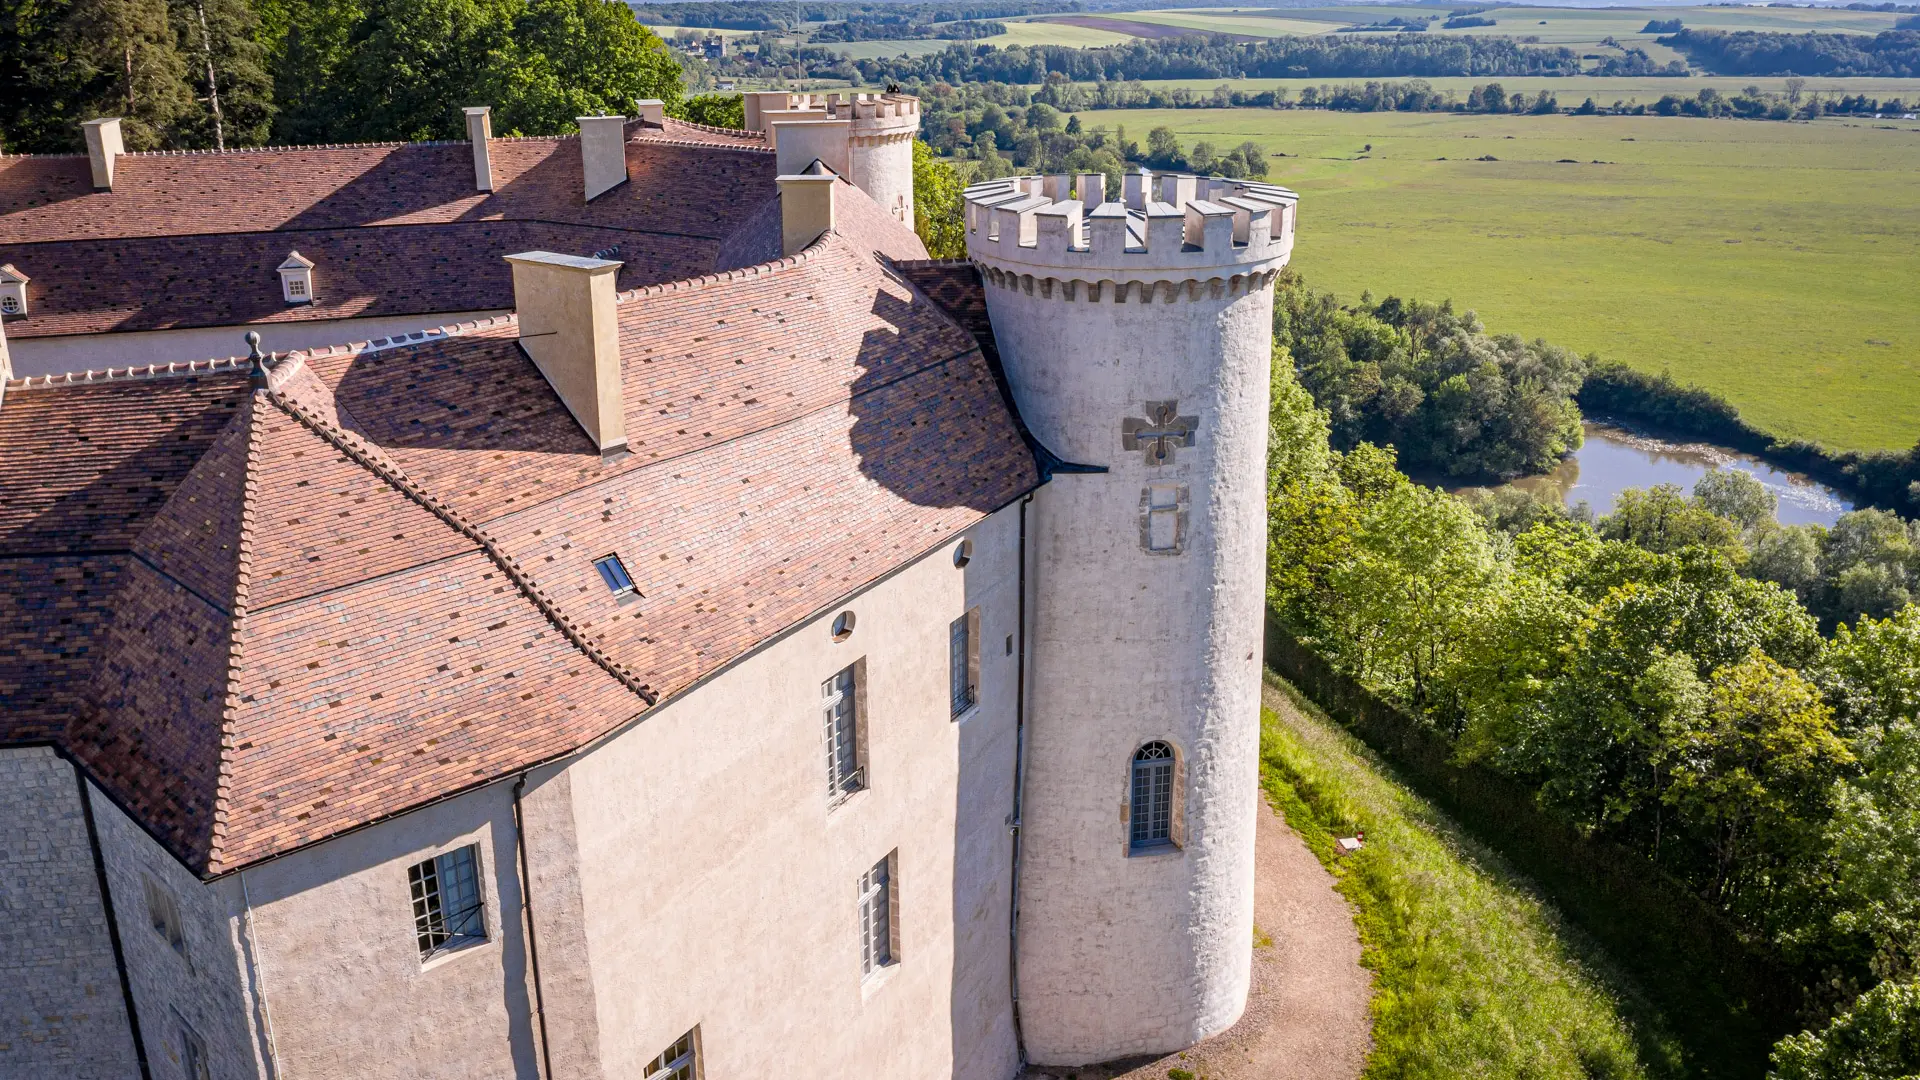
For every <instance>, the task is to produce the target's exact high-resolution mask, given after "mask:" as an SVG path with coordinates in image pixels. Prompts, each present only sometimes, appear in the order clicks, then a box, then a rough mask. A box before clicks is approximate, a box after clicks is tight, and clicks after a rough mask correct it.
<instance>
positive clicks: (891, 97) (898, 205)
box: [827, 93, 920, 228]
mask: <svg viewBox="0 0 1920 1080" xmlns="http://www.w3.org/2000/svg"><path fill="white" fill-rule="evenodd" d="M827 114H828V115H829V116H831V117H832V118H834V119H836V120H842V119H844V120H851V121H853V126H852V127H851V128H850V129H849V130H848V132H847V164H848V166H849V168H851V169H852V173H853V175H851V176H849V177H848V178H847V179H849V180H851V181H852V182H853V183H854V184H856V185H858V186H859V188H860V190H862V191H864V192H866V193H867V194H868V195H869V196H871V197H872V198H873V201H874V202H877V203H879V204H880V205H881V206H882V207H883V208H885V209H886V211H887V212H888V213H890V214H892V215H893V216H894V218H895V219H896V220H898V221H902V222H905V223H906V226H907V227H908V228H912V227H913V137H914V136H915V135H916V134H918V133H919V131H920V99H919V98H916V97H914V96H912V95H911V94H853V93H847V94H845V95H844V96H843V95H840V94H830V95H828V97H827Z"/></svg>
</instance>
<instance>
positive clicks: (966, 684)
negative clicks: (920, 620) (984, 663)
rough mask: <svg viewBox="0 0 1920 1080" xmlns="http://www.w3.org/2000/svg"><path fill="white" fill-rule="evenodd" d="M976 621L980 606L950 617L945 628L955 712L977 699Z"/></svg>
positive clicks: (978, 668)
mask: <svg viewBox="0 0 1920 1080" xmlns="http://www.w3.org/2000/svg"><path fill="white" fill-rule="evenodd" d="M979 622H980V609H979V608H974V609H973V610H972V611H969V612H967V613H966V614H965V615H962V616H960V617H959V618H957V619H955V620H953V625H952V626H951V627H949V628H948V631H947V671H948V675H947V686H948V693H949V697H950V698H951V704H952V706H953V715H955V716H959V715H960V714H961V713H963V712H966V711H967V710H968V709H971V708H973V703H974V702H975V701H978V700H979V696H980V692H979V691H980V654H979V652H978V651H977V650H976V649H975V647H974V640H975V639H976V638H977V637H979V634H978V632H977V631H978V630H979V626H978V624H979Z"/></svg>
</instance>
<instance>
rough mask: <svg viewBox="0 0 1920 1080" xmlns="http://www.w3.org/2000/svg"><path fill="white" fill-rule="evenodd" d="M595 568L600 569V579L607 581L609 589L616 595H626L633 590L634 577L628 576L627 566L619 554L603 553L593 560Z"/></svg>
mask: <svg viewBox="0 0 1920 1080" xmlns="http://www.w3.org/2000/svg"><path fill="white" fill-rule="evenodd" d="M593 568H594V569H595V570H598V571H600V580H601V581H604V582H606V583H607V589H608V591H610V592H612V593H613V595H615V596H624V595H626V594H627V593H630V592H633V591H634V589H633V579H632V578H630V577H628V576H627V567H626V564H625V563H622V562H621V561H620V556H618V555H602V556H600V557H599V558H597V559H595V560H593Z"/></svg>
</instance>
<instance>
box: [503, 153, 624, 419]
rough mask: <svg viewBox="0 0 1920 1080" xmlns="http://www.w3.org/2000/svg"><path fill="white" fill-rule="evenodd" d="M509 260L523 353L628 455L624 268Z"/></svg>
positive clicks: (550, 257)
mask: <svg viewBox="0 0 1920 1080" xmlns="http://www.w3.org/2000/svg"><path fill="white" fill-rule="evenodd" d="M590 119H591V118H590ZM507 262H509V263H511V264H513V306H514V309H515V310H516V312H517V313H518V314H519V321H520V348H521V350H522V351H524V352H525V353H526V354H527V356H528V357H529V358H530V359H532V360H533V364H534V366H535V367H537V368H539V369H540V374H542V375H544V376H546V378H547V383H548V384H549V385H551V386H552V387H553V392H554V393H556V394H558V395H560V402H561V404H563V405H565V406H566V407H567V411H568V412H570V413H572V414H573V418H574V420H576V421H578V422H579V424H580V426H581V427H582V428H583V429H585V431H586V433H587V437H588V438H589V439H592V440H593V444H594V446H595V447H597V448H598V449H599V451H600V455H601V456H602V457H607V456H609V455H612V454H616V453H619V452H621V451H623V450H625V449H626V448H627V414H626V406H625V402H624V400H623V398H622V397H621V393H620V324H619V320H618V318H617V317H616V313H615V305H616V299H615V293H614V272H615V271H617V270H619V269H620V264H619V263H617V262H612V261H610V260H607V259H588V258H582V257H580V256H578V255H556V254H554V253H553V252H551V251H528V252H522V253H521V254H518V255H509V256H507Z"/></svg>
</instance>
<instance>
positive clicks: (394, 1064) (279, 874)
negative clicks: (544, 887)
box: [246, 783, 538, 1080]
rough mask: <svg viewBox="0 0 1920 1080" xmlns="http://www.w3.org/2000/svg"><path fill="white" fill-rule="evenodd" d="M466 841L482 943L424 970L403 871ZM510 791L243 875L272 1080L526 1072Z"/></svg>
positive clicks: (527, 1031) (497, 788) (532, 1055)
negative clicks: (481, 911)
mask: <svg viewBox="0 0 1920 1080" xmlns="http://www.w3.org/2000/svg"><path fill="white" fill-rule="evenodd" d="M463 844H478V845H479V849H480V851H479V855H480V862H479V870H480V879H481V883H482V889H483V895H484V897H485V901H486V908H487V910H486V921H487V934H488V940H487V941H486V942H484V943H482V944H477V945H472V946H469V947H467V948H464V949H460V950H458V951H455V952H452V953H448V954H444V955H441V956H437V957H434V958H431V959H428V960H426V961H424V962H423V961H422V960H421V959H420V954H419V950H418V948H417V946H416V944H415V938H414V925H413V906H412V898H411V896H410V893H409V885H408V880H407V870H408V868H409V867H410V866H412V865H413V864H414V863H416V862H419V861H421V860H422V859H426V858H429V857H431V856H433V855H437V854H439V853H441V852H444V851H447V850H449V849H451V848H454V847H458V846H461V845H463ZM516 856H517V852H516V848H515V836H514V823H513V806H512V793H511V785H510V784H508V783H499V784H493V785H491V786H489V787H486V788H483V789H481V790H479V791H476V792H472V793H469V794H466V795H462V796H459V797H457V798H454V799H449V800H447V801H446V802H442V803H436V804H433V805H430V806H426V807H423V808H421V809H419V810H415V811H413V812H412V813H410V814H407V815H405V816H403V817H399V818H396V819H393V820H391V821H388V822H384V823H382V824H379V825H376V826H373V827H371V828H367V829H363V830H361V831H359V832H355V833H349V834H348V835H346V836H342V837H339V838H336V839H334V840H330V841H328V842H326V843H324V844H321V845H318V846H316V847H313V848H308V849H305V850H303V851H298V852H295V853H293V854H292V855H289V856H286V857H284V858H281V859H278V860H275V861H273V862H269V863H266V864H264V865H261V866H259V867H256V868H254V869H251V870H248V871H246V887H247V894H248V896H249V897H251V899H252V902H253V926H254V937H255V941H256V943H257V945H258V957H257V967H258V970H259V976H260V981H261V983H262V984H263V985H264V987H265V993H264V997H265V998H266V1001H267V1003H268V1006H269V1007H270V1012H271V1017H272V1023H273V1045H274V1048H275V1050H276V1051H277V1057H278V1061H279V1064H280V1069H279V1076H280V1078H281V1080H341V1078H345V1077H352V1078H354V1080H385V1078H392V1080H416V1078H417V1080H471V1078H473V1077H489V1078H494V1077H519V1078H523V1080H534V1078H535V1077H537V1076H538V1072H537V1069H538V1065H537V1046H538V1043H537V1040H536V1035H535V1032H534V1020H533V1009H532V1006H531V1003H530V999H529V996H528V982H527V976H526V965H525V957H526V946H525V940H524V936H523V935H522V933H521V926H522V924H521V921H520V904H521V901H520V891H519V886H518V881H519V877H518V874H517V872H516V867H517V858H516Z"/></svg>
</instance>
